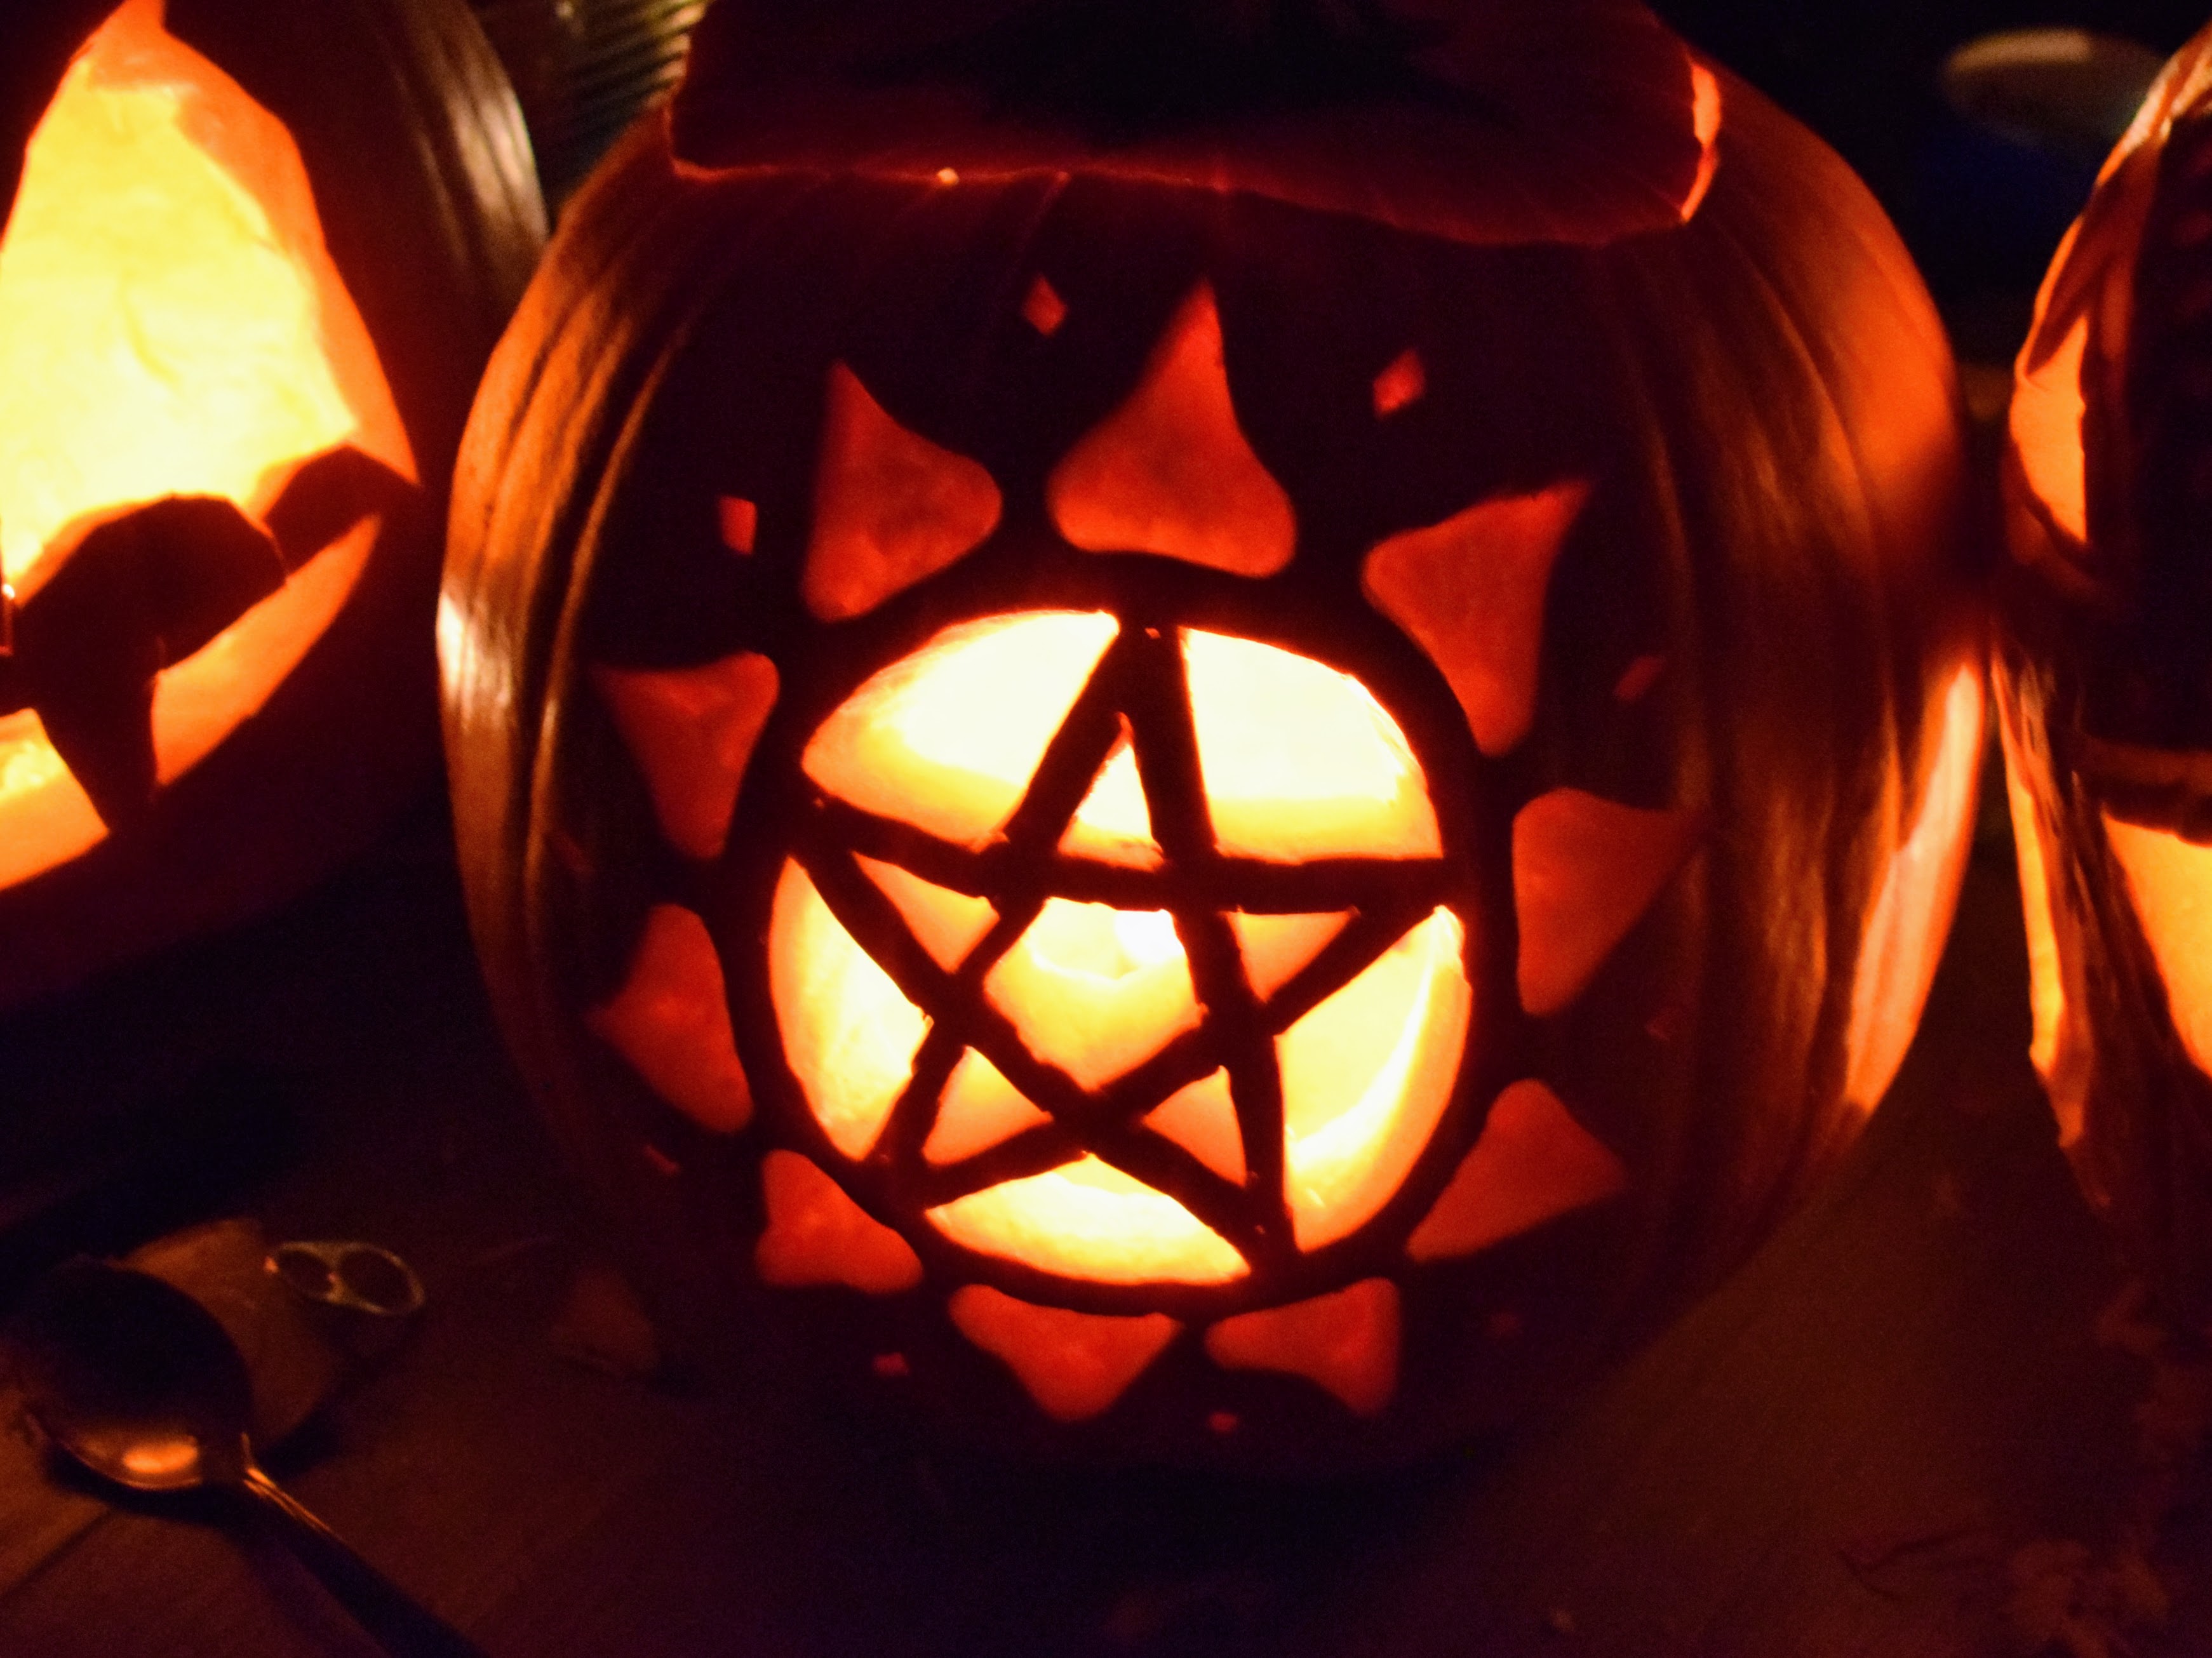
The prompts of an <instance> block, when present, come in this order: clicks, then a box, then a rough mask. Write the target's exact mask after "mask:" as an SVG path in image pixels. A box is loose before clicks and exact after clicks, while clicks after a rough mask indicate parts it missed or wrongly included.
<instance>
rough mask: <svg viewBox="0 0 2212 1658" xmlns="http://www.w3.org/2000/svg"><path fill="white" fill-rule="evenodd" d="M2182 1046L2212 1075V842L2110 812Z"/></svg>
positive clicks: (2110, 834)
mask: <svg viewBox="0 0 2212 1658" xmlns="http://www.w3.org/2000/svg"><path fill="white" fill-rule="evenodd" d="M2104 820H2105V838H2106V840H2107V841H2110V842H2111V843H2112V855H2113V856H2114V857H2116V858H2118V859H2119V861H2120V867H2121V868H2122V869H2124V870H2125V871H2126V872H2127V878H2128V891H2129V894H2130V896H2132V897H2133V898H2134V900H2135V908H2136V919H2137V920H2140V921H2141V922H2142V930H2143V936H2144V938H2146V939H2148V941H2149V944H2150V950H2151V955H2152V957H2154V958H2155V959H2156V961H2157V963H2158V971H2159V976H2160V978H2161V979H2163V980H2164V981H2166V1005H2167V1008H2168V1011H2170V1012H2171V1013H2172V1017H2173V1028H2174V1029H2175V1031H2176V1032H2177V1033H2179V1035H2180V1037H2181V1045H2182V1047H2183V1048H2185V1049H2187V1050H2188V1053H2189V1057H2190V1059H2191V1061H2192V1062H2194V1064H2195V1065H2196V1066H2197V1069H2198V1070H2199V1071H2202V1072H2205V1073H2207V1074H2208V1075H2212V847H2203V846H2198V845H2197V844H2196V842H2194V841H2185V840H2183V839H2182V838H2181V837H2180V836H2179V835H2175V834H2173V833H2172V831H2171V830H2168V829H2142V828H2139V827H2137V826H2136V824H2133V823H2122V822H2121V821H2120V820H2119V819H2118V818H2117V817H2113V816H2112V814H2111V813H2109V812H2106V813H2105V814H2104Z"/></svg>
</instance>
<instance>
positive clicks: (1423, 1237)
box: [1406, 1078, 1628, 1260]
mask: <svg viewBox="0 0 2212 1658" xmlns="http://www.w3.org/2000/svg"><path fill="white" fill-rule="evenodd" d="M1627 1184H1628V1172H1627V1170H1626V1169H1623V1168H1622V1167H1621V1165H1620V1158H1619V1157H1615V1156H1614V1155H1613V1152H1612V1151H1610V1150H1608V1149H1607V1147H1606V1146H1605V1145H1603V1144H1602V1143H1601V1142H1600V1141H1599V1140H1598V1139H1596V1138H1595V1136H1594V1135H1592V1134H1591V1133H1590V1132H1589V1130H1588V1129H1587V1128H1584V1127H1583V1126H1582V1125H1581V1124H1580V1123H1578V1122H1577V1121H1575V1120H1574V1117H1573V1115H1572V1114H1571V1113H1570V1112H1569V1111H1568V1110H1567V1108H1566V1106H1565V1104H1564V1103H1562V1102H1561V1101H1560V1099H1559V1096H1558V1095H1556V1094H1554V1093H1553V1091H1552V1090H1550V1089H1549V1088H1547V1087H1546V1086H1545V1085H1544V1084H1542V1083H1541V1082H1538V1081H1536V1080H1535V1079H1534V1078H1524V1079H1523V1080H1522V1081H1520V1082H1517V1083H1515V1084H1512V1085H1511V1086H1510V1087H1509V1088H1507V1089H1506V1090H1505V1091H1504V1093H1502V1094H1500V1095H1499V1096H1498V1098H1497V1099H1496V1100H1495V1101H1494V1102H1492V1105H1491V1108H1490V1116H1489V1120H1488V1121H1486V1122H1485V1123H1484V1124H1483V1126H1482V1138H1481V1139H1479V1140H1477V1141H1476V1142H1475V1144H1474V1151H1470V1152H1468V1154H1467V1160H1466V1161H1465V1162H1464V1163H1461V1164H1460V1166H1459V1169H1458V1172H1456V1173H1455V1174H1454V1175H1452V1178H1451V1184H1450V1185H1449V1186H1447V1187H1444V1191H1443V1196H1442V1197H1440V1198H1438V1199H1437V1205H1436V1207H1435V1208H1433V1209H1431V1211H1429V1213H1428V1216H1427V1218H1425V1220H1423V1221H1422V1222H1421V1224H1419V1226H1417V1227H1415V1228H1414V1229H1413V1236H1412V1237H1411V1238H1409V1239H1408V1240H1407V1243H1406V1253H1407V1254H1408V1255H1410V1256H1412V1257H1413V1259H1414V1260H1443V1259H1447V1258H1449V1257H1452V1256H1455V1255H1471V1254H1474V1253H1475V1251H1477V1250H1478V1249H1486V1248H1489V1247H1490V1246H1491V1245H1492V1244H1493V1243H1497V1242H1500V1241H1502V1240H1504V1239H1505V1238H1510V1237H1514V1236H1518V1235H1519V1234H1521V1233H1522V1232H1526V1231H1528V1230H1530V1229H1531V1228H1533V1227H1536V1226H1541V1225H1542V1224H1544V1223H1545V1222H1546V1221H1547V1220H1553V1219H1555V1218H1558V1217H1559V1216H1560V1215H1564V1214H1568V1213H1570V1212H1572V1211H1574V1210H1577V1209H1581V1208H1585V1207H1587V1206H1589V1205H1591V1204H1593V1203H1601V1202H1603V1201H1604V1200H1605V1199H1607V1198H1609V1197H1612V1196H1613V1194H1614V1193H1618V1192H1620V1191H1621V1190H1622V1189H1623V1188H1625V1187H1626V1186H1627Z"/></svg>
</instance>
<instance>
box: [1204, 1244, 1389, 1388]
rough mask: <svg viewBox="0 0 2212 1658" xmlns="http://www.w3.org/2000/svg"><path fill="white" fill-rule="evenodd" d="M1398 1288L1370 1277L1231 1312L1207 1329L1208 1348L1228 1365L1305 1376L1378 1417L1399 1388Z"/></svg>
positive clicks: (1211, 1354)
mask: <svg viewBox="0 0 2212 1658" xmlns="http://www.w3.org/2000/svg"><path fill="white" fill-rule="evenodd" d="M1398 1331H1399V1315H1398V1286H1397V1285H1396V1284H1393V1283H1391V1282H1390V1280H1389V1278H1367V1279H1364V1280H1363V1281H1362V1282H1360V1283H1358V1284H1351V1285H1348V1286H1347V1287H1346V1288H1344V1289H1342V1290H1339V1291H1335V1292H1334V1293H1333V1294H1330V1295H1325V1296H1316V1297H1315V1298H1314V1299H1312V1300H1311V1301H1301V1302H1297V1303H1294V1304H1292V1305H1291V1306H1288V1307H1269V1308H1267V1309H1263V1310H1261V1311H1260V1312H1256V1313H1240V1314H1238V1315H1237V1316H1236V1317H1234V1318H1225V1319H1224V1320H1222V1321H1221V1322H1220V1323H1218V1324H1217V1325H1215V1326H1214V1327H1212V1329H1210V1330H1208V1331H1207V1332H1206V1354H1207V1356H1208V1357H1211V1358H1212V1360H1213V1362H1214V1363H1216V1364H1218V1365H1220V1366H1221V1367H1222V1368H1223V1369H1224V1370H1282V1371H1285V1372H1287V1373H1289V1374H1290V1375H1292V1376H1305V1377H1307V1378H1309V1379H1310V1380H1311V1381H1314V1382H1318V1383H1319V1384H1320V1385H1321V1386H1322V1387H1323V1388H1327V1389H1328V1391H1329V1392H1330V1393H1332V1394H1335V1395H1336V1396H1337V1398H1338V1399H1340V1400H1342V1401H1343V1403H1344V1406H1345V1408H1346V1409H1347V1410H1349V1411H1351V1412H1352V1413H1353V1414H1354V1415H1355V1416H1373V1415H1374V1414H1375V1413H1376V1412H1378V1411H1380V1410H1381V1409H1382V1408H1383V1406H1386V1405H1388V1404H1389V1402H1390V1400H1391V1396H1392V1395H1393V1394H1395V1393H1396V1392H1397V1391H1398V1346H1399V1341H1398Z"/></svg>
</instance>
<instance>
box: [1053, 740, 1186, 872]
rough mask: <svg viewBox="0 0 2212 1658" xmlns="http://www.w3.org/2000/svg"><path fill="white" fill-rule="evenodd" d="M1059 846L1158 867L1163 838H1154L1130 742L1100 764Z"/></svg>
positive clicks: (1109, 860) (1105, 860) (1133, 865)
mask: <svg viewBox="0 0 2212 1658" xmlns="http://www.w3.org/2000/svg"><path fill="white" fill-rule="evenodd" d="M1060 850H1061V851H1062V852H1064V853H1068V854H1069V855H1070V856H1071V857H1076V858H1096V859H1097V860H1098V861H1099V862H1100V863H1102V864H1120V865H1122V866H1124V867H1125V868H1128V869H1158V867H1159V865H1160V862H1161V857H1162V854H1161V852H1160V843H1159V842H1158V841H1155V840H1154V839H1153V838H1152V811H1151V809H1150V808H1149V807H1147V806H1146V805H1145V787H1144V784H1143V783H1142V782H1141V781H1140V780H1139V778H1138V776H1137V754H1136V750H1134V749H1133V748H1131V747H1130V746H1129V745H1128V744H1127V743H1124V744H1122V745H1121V747H1120V748H1118V749H1116V750H1115V751H1114V754H1113V756H1111V757H1110V758H1109V760H1108V761H1107V762H1106V763H1105V764H1104V765H1103V766H1102V767H1100V768H1099V770H1098V778H1097V781H1096V782H1094V783H1092V784H1091V793H1088V794H1086V795H1085V796H1084V797H1083V804H1082V805H1079V806H1078V807H1077V808H1076V809H1075V817H1074V818H1073V820H1072V821H1071V822H1070V823H1068V826H1067V833H1066V834H1065V835H1062V836H1060Z"/></svg>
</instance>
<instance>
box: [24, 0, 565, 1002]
mask: <svg viewBox="0 0 2212 1658" xmlns="http://www.w3.org/2000/svg"><path fill="white" fill-rule="evenodd" d="M72 26H73V27H72ZM474 29H475V26H474V24H473V22H472V21H471V20H470V19H469V17H468V15H467V14H466V12H465V10H463V9H461V8H460V7H459V5H458V4H452V5H444V4H422V3H410V4H397V3H392V0H349V3H344V4H341V5H337V6H335V7H330V8H318V9H317V10H316V13H315V15H314V16H313V19H312V20H307V19H303V18H301V17H300V16H299V15H297V9H295V8H290V7H286V6H283V5H272V4H263V3H252V0H170V3H169V4H168V5H167V8H166V16H165V8H164V6H163V5H162V4H161V0H130V3H127V4H125V5H123V6H121V7H120V8H119V9H118V8H115V7H113V6H112V4H110V5H105V6H100V7H97V8H92V7H85V6H76V7H70V6H68V5H64V6H60V7H57V8H54V9H52V11H51V12H50V13H49V15H47V16H46V18H45V19H43V20H41V21H38V22H34V23H31V24H27V25H25V26H24V27H23V28H22V30H21V31H20V33H21V39H10V40H9V43H8V44H9V47H10V49H11V63H10V69H9V79H8V84H7V88H6V92H7V98H6V100H4V101H6V102H7V103H8V106H9V120H10V125H11V128H12V129H13V130H14V131H15V136H16V142H17V143H18V145H19V146H20V148H18V149H15V151H14V152H13V162H14V165H13V168H12V172H13V178H14V185H15V187H14V191H13V202H12V209H11V210H10V211H9V216H8V218H7V221H6V228H5V232H4V234H0V571H4V576H5V582H6V588H5V593H4V598H3V599H0V611H4V617H0V620H4V623H5V627H4V632H0V1000H6V999H17V998H20V997H22V996H25V995H27V994H31V993H37V992H41V991H46V990H51V989H52V988H55V987H58V986H60V985H63V984H65V983H67V982H69V981H71V980H73V979H75V978H76V977H79V976H81V975H83V974H84V973H86V972H88V971H90V970H92V969H96V968H99V967H100V966H103V965H106V964H107V963H110V962H112V961H114V960H117V959H119V958H121V957H125V956H127V955H130V954H132V953H135V952H137V951H138V950H144V949H147V948H149V947H151V946H154V945H156V944H162V943H165V942H167V941H169V940H171V939H173V938H177V937H179V936H181V935H182V934H184V933H185V932H191V931H194V930H197V929H199V928H202V927H206V926H215V925H219V924H221V923H222V922H226V921H228V920H234V919H236V918H237V917H238V916H239V915H240V914H243V913H245V912H246V911H247V910H249V909H252V908H257V907H258V906H260V905H263V904H265V903H267V902H271V901H272V900H274V899H276V898H277V897H280V896H284V895H285V894H287V893H289V892H290V891H292V890H296V889H297V888H298V887H299V886H301V884H304V883H305V882H306V881H307V880H309V879H311V878H313V877H314V876H315V875H317V874H319V873H320V872H322V871H323V870H325V869H326V868H327V867H329V865H331V863H332V862H333V861H335V860H336V859H337V858H338V857H340V856H343V854H344V853H348V852H349V851H351V850H353V849H355V848H356V847H358V846H360V845H361V844H362V843H363V842H364V841H365V840H366V839H367V837H368V835H369V834H370V833H372V832H373V831H374V829H376V828H377V827H378V826H379V825H380V822H381V820H382V818H383V817H384V816H385V815H386V814H387V813H388V811H390V809H391V807H392V805H395V804H397V802H398V800H399V799H403V798H404V796H405V794H406V793H407V792H409V791H410V789H411V788H413V787H414V786H417V785H418V784H419V783H420V781H421V780H422V777H423V775H424V774H425V772H426V770H427V768H428V764H429V763H431V762H433V761H434V758H435V748H434V747H433V746H432V745H433V744H434V743H435V716H434V714H433V712H432V707H431V704H430V701H429V699H428V689H429V676H430V662H429V652H428V647H427V644H426V643H425V641H427V640H428V635H429V631H430V616H431V608H432V597H431V595H432V591H433V587H434V584H435V568H436V561H437V555H438V550H439V545H440V537H439V533H438V531H439V518H440V508H439V502H440V500H441V496H442V495H443V492H444V489H445V484H446V480H447V475H448V470H449V468H448V458H449V456H450V454H451V452H452V450H453V447H454V446H455V445H456V444H457V442H458V434H459V426H460V423H461V420H462V418H463V416H464V415H465V410H466V405H467V398H468V396H469V393H470V391H471V380H472V368H473V367H474V365H476V364H477V363H479V362H480V361H482V358H483V355H484V354H486V353H487V352H488V351H489V343H490V339H491V337H492V336H493V334H494V333H495V331H496V330H497V328H498V326H499V325H500V323H501V319H503V317H504V315H505V313H506V311H507V308H508V307H509V305H510V303H511V301H512V299H513V297H514V295H516V294H517V293H519V291H520V284H521V282H522V280H523V278H524V277H525V276H526V274H527V271H528V269H529V265H530V263H531V260H532V254H533V252H534V250H535V248H536V246H537V245H538V240H540V238H541V237H542V234H543V222H542V210H541V209H540V208H539V207H538V203H537V198H536V193H535V185H534V184H533V183H532V179H531V176H530V170H529V163H528V159H527V149H526V146H525V145H523V144H522V143H521V141H520V131H519V126H518V124H517V120H516V118H515V115H514V112H513V103H512V100H511V99H507V98H505V97H504V94H503V92H502V88H501V82H499V81H498V79H497V70H496V68H495V65H494V64H493V63H492V61H491V59H490V58H489V51H488V48H486V47H485V46H483V41H482V39H481V37H480V36H479V35H478V34H477V33H475V32H474ZM41 31H43V33H41ZM26 133H27V137H25V134H26Z"/></svg>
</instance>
